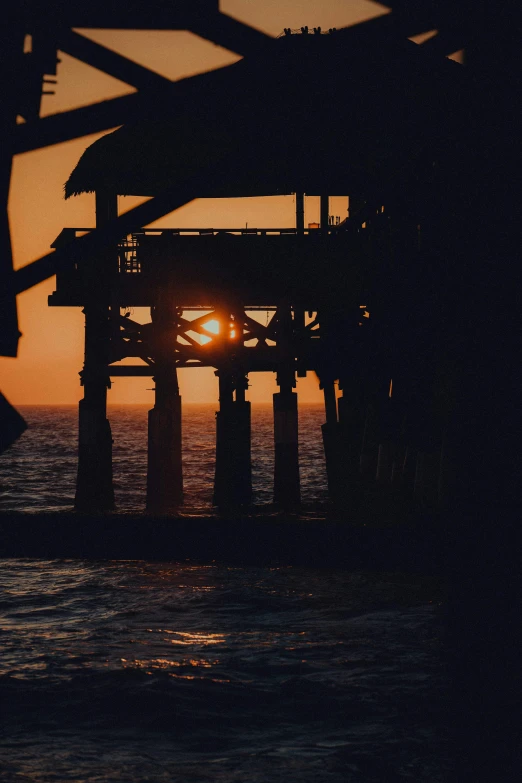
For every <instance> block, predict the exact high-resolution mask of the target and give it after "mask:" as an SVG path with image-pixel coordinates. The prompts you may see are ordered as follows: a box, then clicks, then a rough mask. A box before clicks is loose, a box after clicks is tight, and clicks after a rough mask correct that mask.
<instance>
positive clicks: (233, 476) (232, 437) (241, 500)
mask: <svg viewBox="0 0 522 783" xmlns="http://www.w3.org/2000/svg"><path fill="white" fill-rule="evenodd" d="M216 374H217V376H218V378H219V411H218V412H217V413H216V472H215V479H214V499H213V502H214V505H215V506H218V507H219V508H222V509H226V508H234V507H237V506H241V505H247V504H248V503H250V502H251V500H252V464H251V446H250V413H251V412H250V403H249V402H247V401H246V400H245V390H246V388H247V385H248V381H247V379H246V377H245V375H244V374H243V373H239V374H237V375H236V374H235V373H233V372H232V371H231V370H230V369H228V368H224V367H222V368H221V369H219V370H218V371H217V373H216ZM234 390H235V393H236V398H235V399H234Z"/></svg>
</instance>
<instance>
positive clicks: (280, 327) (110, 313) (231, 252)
mask: <svg viewBox="0 0 522 783" xmlns="http://www.w3.org/2000/svg"><path fill="white" fill-rule="evenodd" d="M304 198H305V196H304V194H297V198H296V205H297V209H296V227H295V229H277V228H272V229H262V230H258V229H238V228H230V229H219V230H215V229H212V228H209V229H174V228H172V229H162V230H159V229H140V230H138V231H134V232H132V233H131V234H129V235H127V236H126V237H124V238H123V239H122V240H120V241H119V242H117V243H114V244H113V245H112V246H111V247H110V248H109V249H107V250H106V251H104V252H103V253H100V254H99V255H98V256H97V257H95V258H89V259H87V260H79V261H78V262H77V263H74V264H73V265H72V266H70V267H69V268H67V269H66V270H64V271H63V272H59V273H58V275H57V283H56V291H55V292H54V293H53V294H52V295H51V296H50V298H49V304H50V305H51V306H68V307H70V306H77V307H82V308H83V312H84V315H85V362H84V367H83V369H82V370H81V372H80V377H81V383H82V386H83V389H84V397H83V399H82V400H81V401H80V406H79V422H80V425H79V460H78V480H77V492H76V501H75V508H76V510H77V511H82V512H94V511H111V510H113V509H114V492H113V488H112V463H111V451H112V438H111V429H110V422H109V421H108V419H107V409H106V404H107V396H108V395H110V385H111V378H114V377H125V376H138V377H143V378H144V379H145V378H146V377H151V378H152V380H153V382H154V384H155V387H154V390H155V403H154V407H153V408H152V409H151V410H150V412H149V425H148V466H147V497H146V508H147V510H148V511H152V512H155V513H164V512H168V511H175V510H177V509H179V507H180V506H182V504H183V457H182V432H181V418H182V401H181V397H180V394H179V386H178V381H177V371H178V370H179V369H180V368H192V367H193V368H196V367H212V368H214V370H215V373H216V375H217V376H218V380H219V401H216V403H219V408H218V410H217V411H216V466H215V486H214V500H213V502H214V505H215V506H216V507H218V508H220V509H222V510H233V509H235V508H239V507H248V506H249V504H250V503H251V500H252V478H251V457H250V436H251V433H250V428H251V423H250V403H249V402H248V401H247V400H246V399H245V394H246V391H247V388H248V382H249V376H250V377H251V376H252V374H253V373H256V372H260V371H264V372H267V371H268V372H273V373H275V376H276V380H277V384H278V386H279V391H278V392H277V393H276V394H274V396H273V409H274V445H273V448H274V461H275V471H274V491H273V500H274V504H275V506H276V507H277V508H279V509H281V510H286V511H296V510H298V509H299V505H300V483H299V437H298V395H297V394H296V392H295V387H296V377H303V376H305V375H306V374H307V373H308V372H313V373H315V374H316V376H317V378H318V383H319V384H320V387H321V388H322V390H323V394H324V404H325V423H324V425H323V428H322V436H323V442H324V449H325V457H326V465H327V475H328V488H329V495H330V498H331V505H332V507H335V506H341V505H346V504H348V505H349V506H350V505H351V506H352V507H355V506H356V505H357V503H358V502H359V499H360V495H361V489H362V487H363V485H364V486H365V487H366V489H368V487H370V488H372V487H373V489H374V490H375V492H380V493H381V494H382V493H383V491H384V492H386V491H388V492H389V493H391V492H392V490H393V491H395V492H396V493H397V492H401V493H402V494H403V495H404V497H410V498H411V501H412V502H413V501H414V499H417V500H418V501H420V503H421V505H422V506H425V505H426V504H428V505H429V507H431V508H434V507H436V504H437V500H438V492H437V485H438V481H439V473H440V447H439V448H438V450H437V447H435V448H434V449H433V450H432V451H431V452H427V451H426V449H427V448H429V446H423V447H422V448H421V445H420V444H417V443H415V444H413V443H407V442H406V441H405V438H404V434H403V433H402V432H401V430H400V423H399V422H397V421H396V419H397V417H398V416H399V415H400V414H398V413H397V411H394V405H395V399H394V397H393V379H392V378H391V377H388V376H387V372H389V370H388V368H387V367H386V365H383V366H382V367H379V368H377V371H376V372H374V374H373V373H372V370H371V366H370V365H369V362H371V360H372V358H374V354H375V346H374V344H373V343H374V341H375V332H376V330H373V331H372V325H371V320H372V318H371V313H370V311H369V309H368V308H367V304H366V303H365V302H366V300H367V299H368V297H370V300H371V287H372V277H373V276H374V274H375V272H374V269H373V268H372V267H373V265H374V264H377V263H378V262H379V258H378V256H377V257H376V253H377V254H379V253H381V252H382V247H383V246H384V245H385V243H387V242H388V243H389V240H390V237H391V235H392V233H393V226H394V222H393V211H392V213H391V214H390V213H389V212H388V211H387V210H386V208H385V206H384V205H379V207H378V208H376V209H370V208H368V207H366V208H364V207H363V209H362V210H361V212H360V214H357V213H356V214H355V216H354V217H352V218H351V219H350V220H345V221H343V222H342V223H339V224H338V225H335V226H334V225H332V222H331V221H329V219H328V217H329V216H328V197H326V196H323V197H321V207H322V209H321V214H322V217H323V224H322V225H319V226H318V227H317V228H315V227H314V228H308V227H307V228H306V229H305V228H304V226H303V225H302V224H301V225H300V221H302V206H301V205H302V204H303V203H304ZM116 203H117V200H116V194H114V193H112V194H107V192H105V191H103V190H101V191H100V192H97V193H96V228H102V227H103V226H104V222H105V221H106V220H107V217H108V216H111V215H112V216H114V217H117V215H116ZM347 203H348V202H347ZM363 218H364V219H363ZM88 231H89V229H85V228H78V229H64V231H63V232H62V233H61V234H60V236H59V237H57V239H56V241H55V242H54V246H55V247H56V248H63V247H68V246H73V247H74V244H72V245H71V243H74V241H75V240H76V237H77V236H78V235H81V234H84V233H86V232H88ZM372 262H373V263H372ZM363 300H364V301H363ZM134 307H147V308H149V310H150V321H149V322H148V323H144V324H141V323H138V322H137V321H135V320H133V319H132V317H131V315H130V313H131V310H132V308H134ZM256 312H257V313H262V314H263V317H264V314H265V312H266V316H267V318H266V323H262V322H261V320H260V319H256V318H255V317H253V316H255V315H256ZM201 313H202V314H201ZM124 359H127V360H128V359H136V360H138V361H139V363H135V364H128V363H121V362H122V360H124ZM337 387H338V388H339V391H338V392H337V391H336V388H337ZM392 420H393V421H392ZM439 442H440V437H439ZM408 448H409V452H408ZM423 448H424V450H423ZM412 450H413V451H412ZM407 452H408V453H407ZM427 453H429V458H428V457H426V454H427ZM408 460H409V463H408V469H409V474H408V475H406V470H405V466H406V463H407V462H408ZM429 460H431V461H429ZM412 461H413V462H414V464H415V468H414V469H412V468H411V464H410V463H411V462H412ZM428 486H429V487H430V490H428ZM430 492H431V494H430Z"/></svg>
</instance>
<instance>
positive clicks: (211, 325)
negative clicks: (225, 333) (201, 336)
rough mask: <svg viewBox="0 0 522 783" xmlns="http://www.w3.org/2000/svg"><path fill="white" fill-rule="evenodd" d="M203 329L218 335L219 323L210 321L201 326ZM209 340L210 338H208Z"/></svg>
mask: <svg viewBox="0 0 522 783" xmlns="http://www.w3.org/2000/svg"><path fill="white" fill-rule="evenodd" d="M202 326H203V329H205V330H206V331H207V332H211V333H212V334H219V321H216V319H215V318H213V319H212V320H211V321H207V322H206V324H202ZM209 339H210V338H209Z"/></svg>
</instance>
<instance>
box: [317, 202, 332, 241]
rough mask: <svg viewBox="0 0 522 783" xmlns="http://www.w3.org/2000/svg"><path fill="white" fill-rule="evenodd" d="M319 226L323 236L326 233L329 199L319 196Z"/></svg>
mask: <svg viewBox="0 0 522 783" xmlns="http://www.w3.org/2000/svg"><path fill="white" fill-rule="evenodd" d="M319 203H320V225H321V231H322V233H323V234H327V233H328V220H329V217H330V197H329V196H320V202H319Z"/></svg>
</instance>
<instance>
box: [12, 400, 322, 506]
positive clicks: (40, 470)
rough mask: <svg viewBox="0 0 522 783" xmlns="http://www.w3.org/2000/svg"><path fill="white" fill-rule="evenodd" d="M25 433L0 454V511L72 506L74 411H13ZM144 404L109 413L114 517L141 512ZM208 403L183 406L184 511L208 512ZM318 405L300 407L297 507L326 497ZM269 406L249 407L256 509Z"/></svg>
mask: <svg viewBox="0 0 522 783" xmlns="http://www.w3.org/2000/svg"><path fill="white" fill-rule="evenodd" d="M17 407H18V410H19V411H20V413H21V414H22V416H23V417H24V418H25V420H26V422H27V423H28V425H29V428H28V430H27V431H26V432H25V433H24V434H23V435H22V437H21V438H20V439H19V440H18V441H17V442H16V443H15V444H14V445H13V446H12V447H11V448H10V449H9V451H8V452H7V453H6V454H4V455H3V456H1V455H0V511H3V510H11V511H14V510H17V511H28V512H32V511H59V510H64V509H67V508H71V507H72V506H73V503H74V490H75V482H76V449H77V440H78V406H77V405H60V406H58V405H38V406H36V405H34V406H33V405H19V406H17ZM149 407H150V406H147V405H119V406H110V407H109V409H108V417H109V419H110V422H111V428H112V437H113V440H114V446H113V466H114V467H113V471H114V490H115V496H116V505H117V508H118V510H120V511H126V512H130V511H133V512H136V511H137V512H140V511H143V510H144V509H145V487H146V474H147V411H148V409H149ZM216 409H217V406H216V405H214V404H212V403H211V404H205V405H197V404H188V405H187V404H184V406H183V469H184V489H185V498H184V499H185V504H186V505H187V507H192V508H200V509H202V510H203V509H206V510H210V508H211V504H212V490H213V481H214V459H215V443H216V432H215V430H216V425H215V411H216ZM323 422H324V408H323V406H322V405H315V404H304V405H301V406H300V412H299V427H300V432H299V437H300V472H301V485H302V500H303V502H304V503H305V504H312V505H317V504H321V503H324V502H325V500H326V498H327V486H326V468H325V461H324V452H323V445H322V440H321V424H322V423H323ZM273 439H274V436H273V413H272V406H271V404H264V405H263V404H261V405H253V406H252V480H253V485H254V503H255V504H259V505H266V504H269V503H271V502H272V489H273V471H274V446H273Z"/></svg>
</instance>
